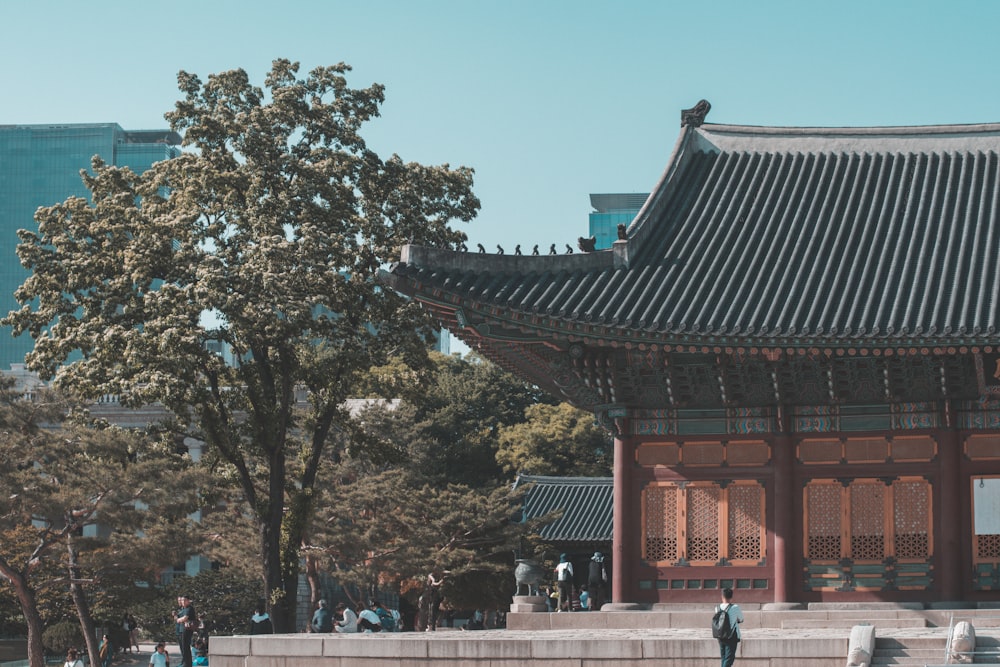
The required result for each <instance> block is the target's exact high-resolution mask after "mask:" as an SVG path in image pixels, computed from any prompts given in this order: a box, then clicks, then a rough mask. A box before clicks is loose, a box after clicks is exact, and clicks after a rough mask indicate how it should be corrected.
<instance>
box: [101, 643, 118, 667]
mask: <svg viewBox="0 0 1000 667" xmlns="http://www.w3.org/2000/svg"><path fill="white" fill-rule="evenodd" d="M97 654H98V655H99V656H100V658H101V667H111V658H113V657H114V655H115V651H114V648H112V646H111V640H110V639H108V636H107V635H104V636H103V637H102V638H101V646H100V648H98V649H97Z"/></svg>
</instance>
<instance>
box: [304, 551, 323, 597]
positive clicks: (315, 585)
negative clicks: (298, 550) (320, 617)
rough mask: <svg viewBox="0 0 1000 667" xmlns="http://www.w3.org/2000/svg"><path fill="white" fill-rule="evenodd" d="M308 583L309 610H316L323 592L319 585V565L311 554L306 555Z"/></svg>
mask: <svg viewBox="0 0 1000 667" xmlns="http://www.w3.org/2000/svg"><path fill="white" fill-rule="evenodd" d="M306 581H307V582H309V608H310V609H315V608H316V606H317V605H318V604H319V601H320V598H321V597H322V590H321V588H320V583H319V565H318V564H317V563H316V559H315V558H313V557H312V556H310V555H309V554H306Z"/></svg>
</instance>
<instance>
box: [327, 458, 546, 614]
mask: <svg viewBox="0 0 1000 667" xmlns="http://www.w3.org/2000/svg"><path fill="white" fill-rule="evenodd" d="M359 468H361V469H360V470H359ZM341 474H342V475H344V476H349V477H353V478H354V480H353V482H352V483H349V484H338V485H336V486H335V487H334V491H333V492H332V493H330V494H329V501H328V503H323V505H322V507H321V508H320V511H319V515H318V519H319V521H320V524H321V525H320V526H318V527H316V528H315V530H314V531H313V533H312V538H313V540H312V543H311V545H310V549H309V551H310V553H311V554H312V556H313V557H314V558H317V559H318V560H319V561H320V562H321V563H322V564H324V565H325V566H326V570H327V571H328V572H329V573H330V574H331V576H333V577H334V578H336V579H337V580H338V581H340V582H341V583H342V584H347V585H350V586H354V587H356V588H357V589H359V590H361V591H364V592H365V594H367V595H373V594H374V593H375V592H376V591H377V590H379V589H380V588H388V589H390V590H395V591H400V590H401V589H407V588H418V587H419V585H420V582H423V581H424V580H425V579H426V577H427V575H428V573H430V572H437V573H439V574H440V573H446V581H448V582H449V586H448V588H447V590H446V594H447V597H449V599H451V600H452V602H453V603H454V604H455V605H456V606H459V607H479V606H482V605H484V604H485V603H487V602H492V603H493V605H492V606H497V604H498V600H504V601H509V599H510V592H511V591H510V590H506V589H507V588H509V589H511V590H512V588H513V579H512V578H511V576H510V572H511V568H512V564H513V554H514V552H515V551H516V550H517V549H518V548H519V546H520V545H521V542H522V540H524V539H526V538H527V536H528V535H529V534H530V533H531V532H532V531H537V529H538V525H539V523H538V522H533V523H518V522H514V521H512V517H513V515H514V513H515V509H516V508H517V507H519V506H520V502H521V498H520V496H521V495H522V493H523V492H522V491H520V490H518V491H514V490H512V489H511V488H510V487H509V486H505V487H500V488H497V489H494V490H492V491H490V490H485V489H470V488H468V487H465V486H462V485H457V484H449V485H444V486H439V485H432V484H427V483H425V482H424V481H423V480H422V479H421V478H420V477H419V476H416V475H413V474H412V473H411V472H410V471H407V470H402V469H392V470H387V471H385V472H382V473H378V474H371V473H370V472H368V471H366V470H364V467H363V466H358V465H357V464H352V465H348V466H345V467H344V468H343V469H342V472H341ZM498 580H500V581H504V580H509V582H508V586H506V587H504V586H498V585H497V581H498Z"/></svg>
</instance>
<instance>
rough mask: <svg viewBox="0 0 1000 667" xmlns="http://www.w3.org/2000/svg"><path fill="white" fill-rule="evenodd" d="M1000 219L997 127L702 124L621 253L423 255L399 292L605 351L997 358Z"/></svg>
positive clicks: (406, 258) (408, 260)
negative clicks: (958, 349) (892, 349)
mask: <svg viewBox="0 0 1000 667" xmlns="http://www.w3.org/2000/svg"><path fill="white" fill-rule="evenodd" d="M998 216H1000V125H996V124H991V125H963V126H934V127H914V128H852V129H843V128H763V127H745V126H731V125H712V124H705V125H702V126H700V127H685V128H683V129H682V134H681V137H680V139H679V140H678V143H677V147H676V148H675V151H674V154H673V155H672V157H671V159H670V161H669V164H668V165H667V168H666V170H665V172H664V174H663V176H662V178H661V180H660V182H659V184H658V185H657V187H656V188H655V189H654V191H653V192H652V194H651V195H650V197H649V199H648V200H647V202H646V204H645V206H644V207H643V209H642V210H641V211H640V213H639V214H638V216H637V217H636V219H635V220H634V221H633V222H632V224H631V225H630V226H629V229H628V232H627V236H628V238H627V240H622V241H618V242H617V243H616V244H615V247H614V248H612V249H610V250H603V251H597V252H592V253H586V254H583V253H576V254H573V255H559V256H539V257H528V256H511V255H504V256H495V255H482V254H477V253H463V252H452V251H447V250H434V249H429V248H415V247H409V248H406V249H405V250H404V254H403V259H402V261H401V262H400V263H399V264H398V265H397V266H395V267H394V268H393V271H392V274H393V275H392V277H391V278H390V284H393V285H394V286H396V287H397V288H398V289H400V290H401V291H404V292H408V293H411V294H417V293H419V294H421V295H424V296H431V297H432V299H434V298H438V299H441V302H442V303H448V304H455V305H459V306H465V307H467V308H469V309H470V310H480V311H489V312H491V313H492V314H494V315H496V314H498V313H502V312H507V313H511V314H514V315H518V314H520V315H521V316H525V317H532V316H541V317H544V318H546V321H547V322H550V323H551V322H554V323H556V326H558V327H562V328H565V329H569V330H573V331H575V332H578V331H585V330H589V329H594V330H599V331H598V335H600V336H602V337H605V338H607V337H608V336H609V335H620V336H623V337H628V336H634V335H641V336H643V337H650V339H651V340H657V341H659V342H665V343H669V342H670V341H676V340H687V341H691V340H692V339H698V338H709V339H711V340H713V341H715V342H716V343H717V344H718V343H723V344H725V343H730V342H731V343H735V344H745V343H746V342H747V341H752V342H758V343H761V344H768V343H773V344H777V345H810V346H819V347H822V346H824V345H843V344H845V343H846V344H851V342H852V341H857V340H858V339H864V340H865V341H866V344H867V345H874V346H878V345H885V346H896V345H903V344H913V343H920V344H928V343H937V342H940V343H943V344H944V343H947V344H951V343H953V342H956V341H961V342H963V343H969V344H979V343H984V342H985V343H987V344H995V343H996V342H997V340H998V336H997V330H998V325H1000V322H998V320H1000V316H998V305H1000V304H998V298H1000V221H998ZM521 321H523V320H521ZM615 331H617V332H618V333H617V334H614V333H611V334H609V332H615Z"/></svg>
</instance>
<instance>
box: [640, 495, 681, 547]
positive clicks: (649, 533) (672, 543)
mask: <svg viewBox="0 0 1000 667" xmlns="http://www.w3.org/2000/svg"><path fill="white" fill-rule="evenodd" d="M643 497H644V500H645V507H646V526H645V536H646V539H645V541H644V545H643V548H644V552H643V556H642V557H643V558H644V559H645V560H647V561H652V562H663V561H675V560H677V487H675V486H650V487H648V488H646V489H645V491H644V492H643Z"/></svg>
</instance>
